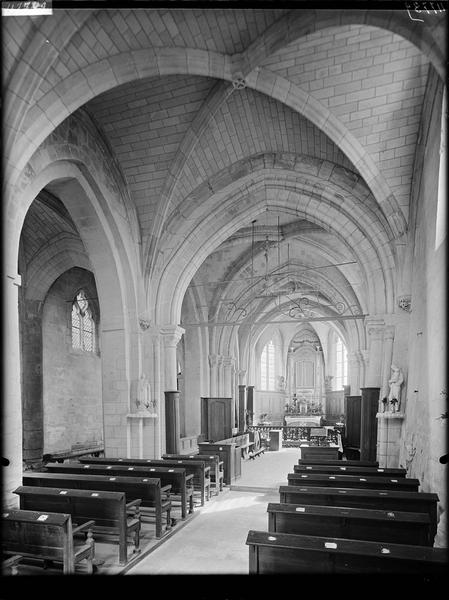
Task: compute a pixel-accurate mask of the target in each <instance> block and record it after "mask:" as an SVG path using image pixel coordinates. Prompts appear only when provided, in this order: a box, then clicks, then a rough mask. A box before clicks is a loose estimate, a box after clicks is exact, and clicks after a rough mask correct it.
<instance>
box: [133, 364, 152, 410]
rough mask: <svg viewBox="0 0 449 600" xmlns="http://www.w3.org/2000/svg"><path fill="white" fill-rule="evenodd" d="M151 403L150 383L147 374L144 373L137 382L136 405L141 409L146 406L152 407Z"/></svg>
mask: <svg viewBox="0 0 449 600" xmlns="http://www.w3.org/2000/svg"><path fill="white" fill-rule="evenodd" d="M150 404H151V394H150V383H149V381H148V379H147V377H146V375H145V373H142V375H141V376H140V379H139V381H138V383H137V399H136V405H137V409H138V410H139V411H141V410H143V409H144V408H147V409H148V408H150Z"/></svg>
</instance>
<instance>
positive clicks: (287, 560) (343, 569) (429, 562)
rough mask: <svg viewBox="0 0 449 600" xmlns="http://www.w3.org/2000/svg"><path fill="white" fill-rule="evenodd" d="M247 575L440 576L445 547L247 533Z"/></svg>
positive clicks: (284, 534) (442, 569) (443, 564)
mask: <svg viewBox="0 0 449 600" xmlns="http://www.w3.org/2000/svg"><path fill="white" fill-rule="evenodd" d="M246 544H247V545H248V546H249V574H250V575H251V574H281V573H292V574H293V573H294V574H298V573H326V574H340V573H342V574H343V573H347V574H354V573H357V574H358V573H364V574H369V573H371V574H374V573H378V574H388V573H396V574H398V573H404V574H405V573H406V574H410V575H412V574H422V575H444V574H445V573H446V571H447V566H448V563H447V559H448V555H447V548H429V547H426V546H413V545H410V544H394V543H390V542H388V543H384V542H370V541H365V540H348V539H342V538H334V537H328V536H326V537H324V536H323V537H320V536H309V535H296V534H291V533H272V532H267V531H256V530H250V531H249V532H248V536H247V539H246Z"/></svg>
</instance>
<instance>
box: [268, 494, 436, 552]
mask: <svg viewBox="0 0 449 600" xmlns="http://www.w3.org/2000/svg"><path fill="white" fill-rule="evenodd" d="M267 512H268V531H273V532H276V533H295V534H299V535H317V536H324V537H326V536H331V537H339V538H347V539H351V540H368V541H379V542H393V543H397V544H412V545H415V546H433V542H434V536H432V535H431V531H430V517H429V515H428V514H426V513H414V512H403V511H388V510H375V509H372V508H371V509H363V508H348V507H340V506H314V505H305V504H302V505H300V504H281V503H274V502H270V503H269V504H268V507H267Z"/></svg>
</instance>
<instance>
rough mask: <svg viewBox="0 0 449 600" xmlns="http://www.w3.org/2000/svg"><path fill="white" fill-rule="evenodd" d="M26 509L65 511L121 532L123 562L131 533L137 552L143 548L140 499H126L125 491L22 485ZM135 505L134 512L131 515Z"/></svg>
mask: <svg viewBox="0 0 449 600" xmlns="http://www.w3.org/2000/svg"><path fill="white" fill-rule="evenodd" d="M14 494H17V495H18V496H19V498H20V508H21V509H22V510H34V511H41V512H42V511H51V512H61V513H67V514H69V515H71V517H72V522H73V523H76V524H80V525H82V524H83V523H86V522H90V523H92V525H91V527H92V529H93V531H94V532H96V533H100V534H107V535H113V536H118V540H119V542H118V543H119V562H120V564H122V565H123V564H126V563H127V562H128V541H127V540H128V536H130V535H131V536H132V539H133V542H134V548H133V553H134V554H138V553H139V552H140V548H139V541H140V528H141V520H140V512H139V505H140V499H138V500H132V501H131V502H126V496H125V494H124V492H104V491H101V490H99V491H92V490H74V489H70V488H60V487H59V488H50V487H37V486H29V485H21V486H19V487H18V488H17V489H15V490H14ZM132 507H135V509H136V512H135V513H134V515H132V516H129V512H130V509H131V508H132Z"/></svg>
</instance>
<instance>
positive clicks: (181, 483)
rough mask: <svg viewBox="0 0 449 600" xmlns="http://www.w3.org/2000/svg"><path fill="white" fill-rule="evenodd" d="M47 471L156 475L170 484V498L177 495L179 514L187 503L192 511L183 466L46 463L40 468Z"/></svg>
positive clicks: (189, 485)
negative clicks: (179, 505)
mask: <svg viewBox="0 0 449 600" xmlns="http://www.w3.org/2000/svg"><path fill="white" fill-rule="evenodd" d="M42 471H43V472H48V473H78V474H89V473H91V474H95V475H109V476H112V477H114V476H129V477H149V478H152V477H156V478H158V479H160V480H161V485H162V486H166V485H171V486H172V488H171V490H172V492H173V495H172V496H171V497H172V499H173V498H174V497H176V496H174V495H175V494H176V495H179V497H180V500H181V516H182V518H183V519H185V518H186V510H187V504H189V512H193V484H192V479H193V475H188V474H186V470H185V468H180V469H179V468H172V467H168V466H167V467H163V466H160V467H150V466H139V467H135V466H127V465H119V464H107V465H103V464H99V465H98V464H90V463H89V464H81V463H79V462H78V463H64V464H48V465H46V467H45V468H44V469H43V470H42Z"/></svg>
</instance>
